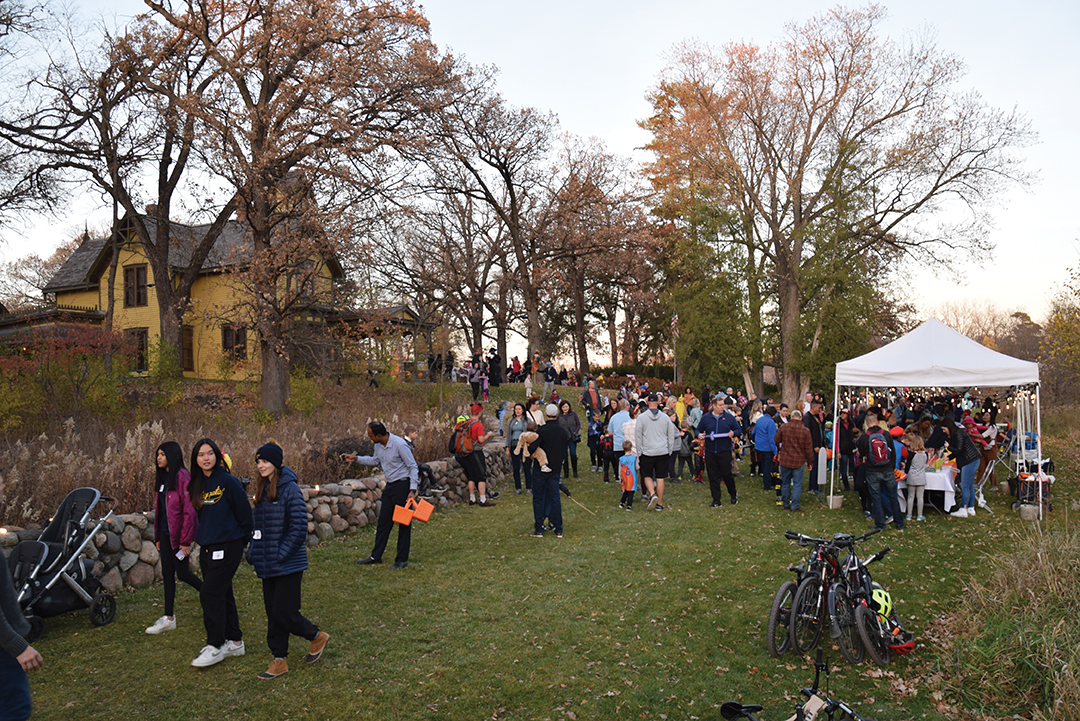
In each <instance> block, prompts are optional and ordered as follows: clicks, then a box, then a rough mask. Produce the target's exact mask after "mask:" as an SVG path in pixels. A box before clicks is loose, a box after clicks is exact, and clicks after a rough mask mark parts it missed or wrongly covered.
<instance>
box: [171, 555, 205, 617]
mask: <svg viewBox="0 0 1080 721" xmlns="http://www.w3.org/2000/svg"><path fill="white" fill-rule="evenodd" d="M164 540H165V542H164V543H163V544H162V546H161V580H162V581H164V582H165V615H166V616H172V615H173V606H174V601H175V600H176V579H180V580H181V581H183V582H184V583H186V584H187V585H189V586H191V587H192V588H194V589H195V590H196V591H198V590H200V589H201V588H202V579H201V578H199V577H198V576H196V575H195V574H194V573H192V571H191V565H190V564H189V563H188V559H189V558H190V556H184V560H183V561H181V560H180V559H178V558H177V557H176V552H177V551H178V550H180V549H177V548H171V545H172V544H171V543H170V542H169V538H168V537H166V538H165V539H164Z"/></svg>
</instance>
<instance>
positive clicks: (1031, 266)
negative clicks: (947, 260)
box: [0, 0, 1080, 319]
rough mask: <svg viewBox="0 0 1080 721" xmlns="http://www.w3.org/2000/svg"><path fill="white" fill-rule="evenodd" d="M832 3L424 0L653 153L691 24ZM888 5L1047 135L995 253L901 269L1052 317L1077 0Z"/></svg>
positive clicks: (1010, 204)
mask: <svg viewBox="0 0 1080 721" xmlns="http://www.w3.org/2000/svg"><path fill="white" fill-rule="evenodd" d="M76 1H77V0H76ZM835 4H836V3H829V2H820V1H818V0H810V1H803V2H786V1H781V0H764V1H759V2H756V3H742V2H740V3H735V2H707V1H704V0H701V1H697V2H693V1H690V0H666V1H665V2H657V1H653V0H620V1H618V2H614V1H611V0H602V1H598V0H577V1H574V2H572V1H570V0H549V1H548V2H545V3H520V2H518V3H514V2H506V0H500V1H499V2H496V1H495V0H429V2H426V3H424V9H425V13H426V15H427V17H428V19H429V20H430V21H431V29H432V35H433V38H434V40H435V42H436V43H438V44H439V45H440V47H442V48H443V49H449V50H452V51H453V52H454V53H455V54H458V55H462V56H465V57H466V58H467V59H468V60H469V61H470V62H471V63H474V64H484V65H494V66H497V67H498V68H499V69H500V71H501V75H500V77H499V81H498V85H499V89H500V91H501V92H502V94H503V96H504V97H505V98H506V99H507V100H508V101H509V102H510V103H512V104H514V105H528V106H534V107H537V108H541V109H544V110H551V111H554V112H555V113H557V114H558V116H559V118H560V121H561V123H562V127H563V129H564V130H566V131H568V132H571V133H575V134H577V135H581V136H585V137H589V136H595V137H597V138H600V139H602V140H603V141H604V142H605V143H606V144H607V146H608V147H609V148H610V149H611V150H613V151H616V152H619V153H623V154H627V155H636V157H638V158H639V159H644V155H643V154H642V153H641V151H638V150H636V149H637V148H640V147H641V146H642V145H644V144H645V143H646V142H647V141H648V137H647V135H646V134H645V133H644V132H643V131H642V130H640V129H639V128H638V127H637V125H636V121H637V120H640V119H642V118H644V117H646V116H647V115H648V113H649V105H648V103H647V102H646V101H645V94H646V92H647V91H648V90H649V88H650V87H651V86H652V85H653V83H654V82H655V80H656V77H657V75H658V74H659V72H660V70H661V69H662V68H663V67H664V65H665V57H666V54H667V53H668V51H669V50H670V49H671V48H672V46H674V45H675V44H677V43H679V42H681V41H683V40H685V39H690V38H694V39H698V40H701V41H704V42H707V43H710V44H712V45H715V46H720V45H723V44H724V43H727V42H729V41H742V40H745V41H753V42H755V43H758V44H760V45H765V44H768V43H770V42H773V41H776V40H780V39H781V38H782V36H783V30H784V24H785V23H786V22H788V21H791V20H794V21H798V22H801V21H803V20H806V19H808V18H809V17H811V16H813V15H815V14H818V13H820V12H823V11H824V10H826V9H828V8H830V7H833V6H835ZM884 4H885V5H886V7H887V8H888V9H889V19H888V21H887V23H886V25H885V27H884V33H885V34H887V35H889V36H893V37H900V36H902V35H903V34H905V33H908V32H914V31H922V30H924V29H925V28H927V27H932V28H933V31H934V33H935V35H936V37H937V43H938V45H939V47H941V48H942V49H943V50H946V51H948V52H950V53H953V54H955V55H957V56H959V57H960V58H961V59H963V60H964V61H965V63H966V64H967V66H968V74H967V76H966V78H965V79H964V80H963V81H962V85H961V87H962V88H963V89H975V90H977V91H979V92H980V93H981V94H982V95H983V96H984V97H985V99H986V100H987V102H988V103H989V104H991V105H993V106H995V107H998V108H1002V109H1011V108H1013V107H1016V108H1018V109H1019V110H1020V111H1021V112H1023V113H1025V114H1026V115H1027V116H1028V118H1029V119H1030V120H1031V123H1032V126H1033V129H1034V130H1035V131H1036V132H1038V133H1039V136H1040V142H1039V144H1038V145H1036V146H1035V147H1033V148H1030V149H1029V150H1028V151H1027V156H1028V158H1029V169H1030V170H1033V171H1036V172H1037V173H1038V174H1039V181H1038V182H1037V184H1035V185H1034V186H1033V187H1032V188H1031V189H1029V190H1028V191H1026V192H1025V191H1022V190H1014V191H1013V192H1011V193H1009V194H1008V195H1007V196H1005V197H1004V198H1002V199H1001V202H1000V203H999V204H998V205H997V207H995V208H993V209H992V210H993V216H994V218H995V223H996V230H995V231H994V232H993V234H992V237H991V240H992V241H993V242H994V243H995V245H996V247H997V250H996V252H995V253H994V255H993V256H992V257H989V258H986V259H984V262H983V265H982V266H981V267H980V266H979V265H978V264H976V263H975V262H974V261H972V262H971V263H969V264H968V266H967V267H968V270H967V273H966V277H965V278H963V279H961V280H960V281H959V282H958V279H956V278H935V277H934V276H933V274H932V273H931V272H930V270H929V269H922V268H912V269H910V272H909V271H908V269H905V271H904V273H905V275H906V276H907V277H909V279H910V280H909V281H908V282H909V287H910V291H911V296H912V299H913V300H915V301H916V302H917V303H918V304H919V305H920V307H922V308H929V307H932V306H935V305H937V304H939V303H941V302H942V301H943V300H947V299H953V300H959V299H964V298H972V299H978V300H992V301H993V302H995V303H996V304H997V305H998V306H999V307H1001V308H1002V309H1006V310H1013V309H1016V308H1022V309H1025V310H1027V311H1028V312H1029V313H1031V314H1032V315H1033V316H1034V317H1036V319H1041V317H1042V316H1043V314H1044V313H1045V310H1046V307H1047V302H1048V300H1049V297H1050V295H1052V293H1053V292H1054V291H1055V290H1056V288H1057V287H1058V286H1059V284H1060V283H1061V282H1062V281H1064V280H1065V277H1066V272H1067V270H1068V268H1069V267H1070V266H1076V265H1080V220H1078V215H1077V212H1076V205H1077V203H1076V194H1077V191H1078V190H1080V182H1078V180H1080V178H1078V176H1080V133H1078V131H1077V128H1078V126H1080V121H1078V118H1080V101H1078V99H1077V90H1078V89H1080V82H1078V81H1080V45H1078V44H1077V42H1076V37H1077V35H1078V33H1080V3H1077V2H1075V0H1073V1H1072V2H1065V1H1062V2H1048V1H1045V0H1043V1H1036V2H1030V3H1027V4H1025V5H1022V6H1021V5H1019V4H1017V3H1012V2H1010V3H1005V2H1001V1H1000V0H990V1H985V0H984V1H983V2H974V1H970V2H969V1H958V0H905V2H903V3H884ZM85 7H86V8H87V12H89V13H93V14H99V13H109V14H110V16H111V15H113V14H116V15H118V16H121V17H122V16H124V15H131V14H134V13H136V12H140V11H141V8H142V5H141V3H139V2H136V1H135V0H114V1H112V2H107V3H106V2H103V1H102V0H87V3H86V5H85ZM71 207H72V208H73V209H74V211H75V212H74V214H73V215H72V216H70V217H67V218H65V219H63V220H61V221H60V222H55V221H50V222H48V223H38V224H36V225H35V226H34V228H33V230H32V231H31V232H30V233H29V234H28V235H27V236H24V237H19V236H17V235H13V234H10V233H8V234H7V235H6V236H5V238H4V240H5V241H6V243H5V244H4V245H2V246H0V254H3V256H4V257H5V258H11V257H15V256H19V255H23V254H25V253H28V252H35V253H39V254H45V253H47V252H48V250H49V249H51V248H54V247H56V246H57V245H58V244H59V243H60V242H61V241H63V240H65V239H66V238H69V237H71V235H72V234H73V232H74V229H76V228H78V229H81V228H82V226H83V222H84V221H83V218H84V216H85V215H86V214H87V213H93V215H92V217H93V218H95V219H98V220H97V222H100V219H106V220H107V218H108V210H107V209H106V208H104V207H101V206H100V205H99V201H97V200H95V199H84V200H83V201H81V202H76V203H74V204H72V206H71ZM91 224H94V221H92V222H91Z"/></svg>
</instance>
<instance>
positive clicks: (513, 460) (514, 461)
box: [510, 453, 529, 491]
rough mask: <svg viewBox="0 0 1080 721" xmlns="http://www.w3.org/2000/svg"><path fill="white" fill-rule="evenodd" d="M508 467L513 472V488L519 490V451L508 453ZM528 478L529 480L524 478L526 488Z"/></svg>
mask: <svg viewBox="0 0 1080 721" xmlns="http://www.w3.org/2000/svg"><path fill="white" fill-rule="evenodd" d="M510 468H511V469H512V470H513V472H514V488H516V489H517V490H519V491H520V490H521V454H520V453H511V454H510ZM528 480H529V479H528V478H526V479H525V481H526V483H525V487H526V488H528V487H529V483H528Z"/></svg>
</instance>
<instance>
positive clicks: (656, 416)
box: [634, 393, 675, 511]
mask: <svg viewBox="0 0 1080 721" xmlns="http://www.w3.org/2000/svg"><path fill="white" fill-rule="evenodd" d="M647 404H648V407H647V409H646V410H645V412H644V413H642V414H640V415H639V416H638V419H637V422H636V424H635V426H634V448H636V449H637V451H638V462H639V465H640V467H641V468H640V473H639V475H640V476H641V478H642V479H643V481H644V485H645V492H646V493H647V494H648V495H649V501H648V503H649V505H648V508H649V510H650V511H652V510H657V511H662V510H663V509H664V506H663V503H664V479H665V478H667V475H668V473H667V472H668V460H669V459H670V458H671V452H672V450H673V449H674V448H675V424H674V423H672V422H671V421H670V420H669V419H668V417H667V416H666V415H664V414H663V413H661V412H660V398H659V397H658V396H657V395H656V394H655V393H651V394H649V397H648V400H647Z"/></svg>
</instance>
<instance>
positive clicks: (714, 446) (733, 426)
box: [697, 411, 742, 453]
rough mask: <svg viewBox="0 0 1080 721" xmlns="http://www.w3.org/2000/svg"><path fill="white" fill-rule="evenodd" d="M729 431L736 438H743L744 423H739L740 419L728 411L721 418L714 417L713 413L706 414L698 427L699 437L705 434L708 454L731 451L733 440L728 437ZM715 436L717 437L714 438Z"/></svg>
mask: <svg viewBox="0 0 1080 721" xmlns="http://www.w3.org/2000/svg"><path fill="white" fill-rule="evenodd" d="M729 431H730V432H732V433H734V434H735V435H736V436H741V435H742V423H739V419H738V418H736V417H735V416H733V415H731V414H730V413H727V412H726V411H725V412H724V413H721V414H720V415H719V416H714V415H713V414H712V413H711V412H709V413H706V414H705V415H703V416H702V417H701V421H700V422H699V423H698V426H697V432H698V435H701V434H702V433H704V434H705V451H706V452H707V453H719V452H720V451H730V450H731V439H730V438H728V437H727V433H728V432H729ZM714 434H715V435H716V436H717V437H715V438H714V437H713V435H714Z"/></svg>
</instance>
